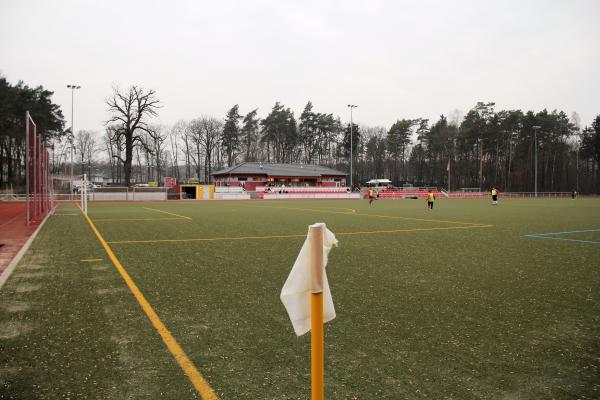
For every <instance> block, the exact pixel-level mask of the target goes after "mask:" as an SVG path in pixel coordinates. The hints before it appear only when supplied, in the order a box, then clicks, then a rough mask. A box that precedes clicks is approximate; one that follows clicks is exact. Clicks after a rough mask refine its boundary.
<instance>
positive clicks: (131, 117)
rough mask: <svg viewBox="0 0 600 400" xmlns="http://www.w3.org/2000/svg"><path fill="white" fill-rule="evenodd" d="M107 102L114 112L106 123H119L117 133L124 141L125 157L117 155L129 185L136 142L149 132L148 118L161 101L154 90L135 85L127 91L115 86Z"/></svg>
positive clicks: (152, 114)
mask: <svg viewBox="0 0 600 400" xmlns="http://www.w3.org/2000/svg"><path fill="white" fill-rule="evenodd" d="M106 104H107V105H108V111H109V112H110V113H111V114H112V116H111V118H110V119H109V120H108V121H107V122H106V124H107V125H108V124H113V123H116V124H118V125H119V129H118V130H116V131H115V134H116V135H117V136H118V137H119V139H122V141H123V142H124V146H125V147H124V149H125V158H124V159H123V158H122V157H121V156H120V155H116V157H117V158H118V159H119V160H120V161H121V162H122V163H123V170H124V173H125V184H126V185H127V186H129V184H130V181H131V163H132V161H133V149H134V146H135V145H136V142H138V143H141V141H142V133H143V132H146V133H148V132H149V127H148V121H147V120H148V119H149V118H150V117H154V116H156V115H157V109H158V108H159V107H160V102H159V100H158V99H157V98H156V92H155V91H154V90H148V91H145V90H144V89H143V88H140V87H138V86H135V85H134V86H132V87H130V88H129V90H128V91H127V92H126V93H121V92H120V91H119V89H118V88H116V87H115V88H113V95H112V96H111V97H110V98H109V99H107V100H106Z"/></svg>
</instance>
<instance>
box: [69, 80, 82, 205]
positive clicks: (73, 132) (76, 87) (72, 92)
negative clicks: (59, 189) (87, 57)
mask: <svg viewBox="0 0 600 400" xmlns="http://www.w3.org/2000/svg"><path fill="white" fill-rule="evenodd" d="M67 87H68V88H69V89H71V138H72V141H71V179H69V190H70V198H71V200H73V146H74V143H73V142H74V141H75V131H74V130H73V119H74V113H73V100H74V97H75V95H74V93H75V90H77V89H81V86H78V85H67Z"/></svg>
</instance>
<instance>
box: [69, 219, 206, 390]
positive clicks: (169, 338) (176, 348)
mask: <svg viewBox="0 0 600 400" xmlns="http://www.w3.org/2000/svg"><path fill="white" fill-rule="evenodd" d="M81 212H82V214H83V210H81ZM83 216H84V217H85V219H86V220H87V222H88V224H89V225H90V227H91V228H92V231H94V233H95V234H96V237H97V238H98V240H99V241H100V243H101V244H102V247H104V250H105V251H106V254H108V257H109V258H110V260H111V261H112V263H113V265H114V266H115V268H116V269H117V270H118V271H119V273H120V274H121V277H122V278H123V280H124V281H125V283H126V284H127V286H128V287H129V289H130V290H131V292H132V293H133V295H134V296H135V298H136V300H137V301H138V303H139V304H140V306H141V307H142V309H143V310H144V312H145V313H146V316H147V317H148V319H149V320H150V322H152V325H153V326H154V328H155V329H156V331H157V332H158V334H159V335H160V337H161V338H162V340H163V342H164V343H165V345H166V346H167V348H168V349H169V351H170V352H171V354H172V355H173V357H174V358H175V360H176V361H177V363H178V364H179V366H180V367H181V369H182V370H183V372H185V374H186V375H187V376H188V378H189V379H190V381H191V382H192V384H193V385H194V388H196V390H197V391H198V393H199V394H200V396H201V397H202V399H203V400H217V399H218V397H217V395H216V394H215V393H214V392H213V390H212V389H211V388H210V386H208V383H207V382H206V380H205V379H204V377H203V376H202V375H201V374H200V372H198V369H196V366H195V365H194V363H193V362H192V360H190V359H189V358H188V356H187V355H186V354H185V352H184V351H183V349H182V348H181V346H180V345H179V343H177V341H176V340H175V338H174V337H173V335H171V332H169V330H168V329H167V327H166V326H165V325H164V324H163V322H162V321H161V320H160V318H159V317H158V314H156V312H155V311H154V309H153V308H152V306H151V305H150V303H148V300H146V298H145V297H144V295H143V294H142V292H141V291H140V289H138V287H137V285H136V284H135V282H134V281H133V279H131V277H130V276H129V274H128V273H127V271H126V270H125V268H124V267H123V265H122V264H121V262H120V261H119V259H118V258H117V257H116V256H115V254H114V253H113V251H112V249H111V248H110V246H109V245H108V243H107V242H106V240H104V237H102V235H101V234H100V231H98V229H97V228H96V225H94V223H93V222H92V220H91V219H90V217H89V216H87V215H85V214H83Z"/></svg>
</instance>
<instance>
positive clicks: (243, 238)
mask: <svg viewBox="0 0 600 400" xmlns="http://www.w3.org/2000/svg"><path fill="white" fill-rule="evenodd" d="M493 226H494V225H472V226H445V227H437V228H414V229H390V230H380V231H359V232H337V233H336V235H371V234H378V233H379V234H380V233H401V232H421V231H447V230H452V229H474V228H491V227H493ZM297 237H306V234H303V235H268V236H231V237H213V238H192V239H154V240H119V241H113V242H107V243H109V244H142V243H183V242H216V241H224V240H262V239H287V238H297Z"/></svg>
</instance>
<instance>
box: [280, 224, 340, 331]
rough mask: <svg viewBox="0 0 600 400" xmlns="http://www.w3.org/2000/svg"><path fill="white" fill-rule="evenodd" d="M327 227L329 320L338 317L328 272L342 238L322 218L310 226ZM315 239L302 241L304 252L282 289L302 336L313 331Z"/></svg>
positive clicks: (325, 287) (326, 306)
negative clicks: (311, 267)
mask: <svg viewBox="0 0 600 400" xmlns="http://www.w3.org/2000/svg"><path fill="white" fill-rule="evenodd" d="M320 226H322V227H323V322H329V321H331V320H332V319H334V318H335V309H334V308H333V299H332V298H331V291H330V290H329V282H328V281H327V274H326V273H325V266H326V265H327V255H328V254H329V251H330V250H331V248H332V247H333V246H337V244H338V241H337V239H336V238H335V235H334V234H333V233H332V232H331V231H330V230H329V229H327V228H326V227H325V224H324V223H322V222H320V223H317V224H314V225H311V226H310V227H309V230H310V228H312V227H320ZM310 255H311V241H310V240H309V238H308V237H307V238H306V240H305V241H304V245H302V249H301V250H300V254H298V258H296V262H295V263H294V266H293V267H292V271H291V272H290V274H289V276H288V278H287V280H286V281H285V284H284V285H283V289H281V296H280V298H281V301H282V302H283V305H284V306H285V309H286V310H287V312H288V315H289V316H290V320H291V321H292V325H293V326H294V331H295V332H296V335H298V336H301V335H304V334H305V333H307V332H308V331H310V326H311V325H310V324H311V321H310V314H311V303H310V297H311V293H313V291H312V288H311V270H310V260H311V258H310Z"/></svg>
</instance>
